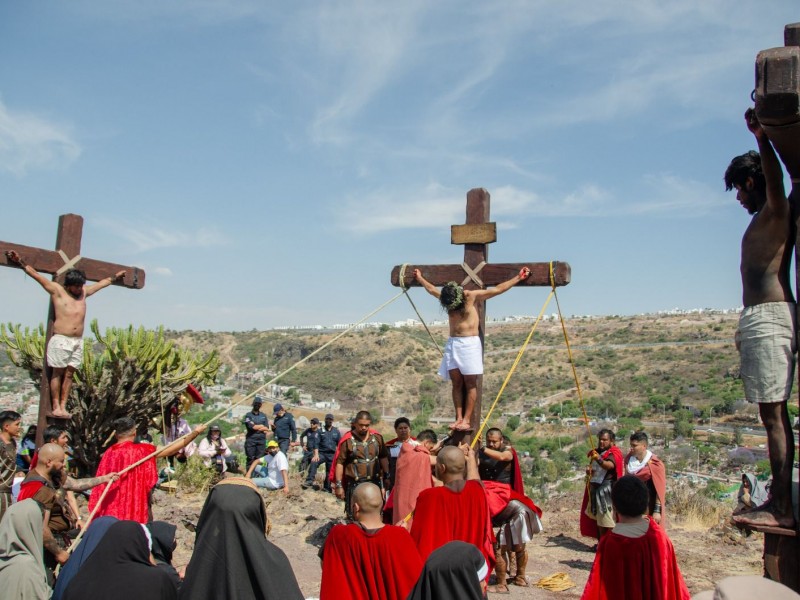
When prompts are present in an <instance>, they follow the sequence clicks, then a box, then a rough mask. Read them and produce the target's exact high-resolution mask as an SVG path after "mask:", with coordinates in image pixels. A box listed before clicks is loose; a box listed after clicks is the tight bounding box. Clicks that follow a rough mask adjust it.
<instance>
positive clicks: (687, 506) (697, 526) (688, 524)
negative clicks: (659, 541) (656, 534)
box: [667, 485, 733, 531]
mask: <svg viewBox="0 0 800 600" xmlns="http://www.w3.org/2000/svg"><path fill="white" fill-rule="evenodd" d="M667 510H668V516H669V519H670V520H671V521H672V522H674V523H675V524H678V525H680V526H681V527H683V528H684V529H686V530H689V531H706V530H708V529H710V528H712V527H714V526H716V525H718V524H719V522H720V520H723V519H726V518H727V517H729V516H730V514H731V511H732V510H733V507H732V506H731V505H730V504H729V503H727V502H722V501H719V500H714V499H712V498H709V497H708V496H705V495H703V493H702V492H701V490H700V489H698V488H696V487H694V486H690V485H681V486H676V487H674V488H672V489H671V490H670V491H669V494H668V497H667Z"/></svg>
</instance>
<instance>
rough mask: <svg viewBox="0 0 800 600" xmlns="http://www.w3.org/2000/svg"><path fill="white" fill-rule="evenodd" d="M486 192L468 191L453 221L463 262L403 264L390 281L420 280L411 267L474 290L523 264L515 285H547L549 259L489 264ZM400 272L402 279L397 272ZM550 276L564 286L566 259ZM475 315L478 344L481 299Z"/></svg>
mask: <svg viewBox="0 0 800 600" xmlns="http://www.w3.org/2000/svg"><path fill="white" fill-rule="evenodd" d="M490 199H491V198H490V195H489V192H488V191H486V190H485V189H483V188H475V189H472V190H470V191H469V192H468V193H467V218H466V224H464V225H453V227H452V230H451V238H450V242H451V243H452V244H459V245H463V246H464V262H463V263H462V264H460V265H405V270H404V271H403V267H401V266H396V267H394V268H393V269H392V273H391V282H392V285H394V286H402V287H411V286H418V285H419V284H418V283H417V282H416V280H415V279H414V269H419V270H420V271H421V272H422V276H423V277H424V278H425V279H427V280H428V281H430V282H431V283H432V284H433V285H436V286H441V285H444V284H445V283H447V282H448V281H455V282H457V283H459V284H461V285H462V286H463V287H464V288H465V289H469V290H475V289H481V288H485V287H488V286H493V285H497V284H498V283H502V282H503V281H508V280H509V279H511V278H512V277H513V276H514V275H516V274H517V273H519V271H520V269H521V268H522V267H528V268H529V269H530V270H531V274H530V276H529V277H528V278H527V279H525V280H524V281H521V282H519V283H518V284H516V286H515V287H534V286H549V285H551V282H550V263H543V262H535V263H505V264H490V263H489V262H488V261H489V246H488V244H490V243H492V242H494V241H496V239H497V234H496V227H495V224H494V223H491V222H490V221H489V205H490ZM401 272H402V273H403V280H402V281H401V280H400V274H401ZM553 279H554V281H555V284H556V285H557V286H564V285H567V284H568V283H569V282H570V279H571V269H570V266H569V264H567V263H565V262H554V263H553ZM476 308H477V309H478V316H479V318H480V322H479V326H478V335H479V336H480V338H481V344H483V339H484V335H485V329H486V311H485V306H484V303H483V302H477V303H476ZM482 388H483V376H482V375H481V376H479V377H478V397H477V399H476V401H475V410H474V412H473V413H472V422H471V423H470V424H471V425H472V429H473V431H477V430H478V427H479V426H480V420H481V397H482V391H483V390H482ZM470 437H471V436H469V435H466V436H463V438H462V437H461V436H454V440H455V441H460V440H461V439H465V441H470V439H469V438H470Z"/></svg>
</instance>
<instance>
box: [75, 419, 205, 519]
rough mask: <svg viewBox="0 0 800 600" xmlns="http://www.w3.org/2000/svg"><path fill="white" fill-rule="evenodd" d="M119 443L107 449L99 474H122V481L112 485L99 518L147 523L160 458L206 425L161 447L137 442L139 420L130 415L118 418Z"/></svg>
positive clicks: (95, 496)
mask: <svg viewBox="0 0 800 600" xmlns="http://www.w3.org/2000/svg"><path fill="white" fill-rule="evenodd" d="M113 427H114V430H115V437H116V443H115V444H114V445H113V446H111V447H110V448H109V449H108V450H106V452H105V454H103V458H101V459H100V465H99V466H98V467H97V476H98V477H99V476H102V475H106V474H108V473H121V475H120V479H119V481H115V482H113V483H112V484H111V489H110V490H109V491H108V493H107V494H106V495H105V498H103V502H102V504H101V505H100V508H99V509H98V510H97V512H96V513H95V517H104V516H110V517H116V518H118V519H121V520H126V521H137V522H139V523H147V522H148V521H150V520H151V519H150V518H149V516H150V515H149V513H150V493H151V491H152V490H153V487H154V486H155V485H156V483H157V482H158V472H157V470H156V458H164V457H167V456H172V455H173V454H176V453H178V452H180V451H181V450H182V449H183V448H185V447H186V446H187V445H188V444H189V443H191V442H192V441H193V440H194V439H195V438H196V437H197V436H199V435H200V434H201V433H203V431H205V426H204V425H199V426H197V427H196V428H195V429H194V431H193V432H192V433H191V434H189V435H188V436H187V437H184V438H180V439H178V440H176V441H174V442H172V443H171V444H170V445H169V446H166V447H165V448H163V449H161V450H158V449H157V448H156V447H155V446H154V445H153V444H147V443H136V442H135V441H134V440H135V438H136V422H135V421H134V420H133V419H131V418H130V417H121V418H119V419H117V420H115V421H114V423H113ZM150 455H152V456H151V457H150V458H149V459H148V460H146V461H145V462H143V463H142V464H140V465H139V466H137V467H136V468H134V469H131V470H130V471H127V472H125V473H122V471H123V470H124V469H125V468H127V467H129V466H131V465H132V464H134V463H136V462H138V461H140V460H142V459H143V458H145V457H147V456H150ZM104 491H105V488H97V489H96V490H95V491H94V492H93V493H92V496H91V498H90V499H89V512H92V511H93V510H94V508H95V506H97V504H98V503H99V502H100V497H101V496H102V495H103V492H104Z"/></svg>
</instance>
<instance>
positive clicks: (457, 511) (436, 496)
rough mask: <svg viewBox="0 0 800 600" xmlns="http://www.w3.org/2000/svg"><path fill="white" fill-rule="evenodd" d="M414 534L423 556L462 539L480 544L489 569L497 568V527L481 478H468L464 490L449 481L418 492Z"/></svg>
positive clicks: (413, 526) (413, 525) (426, 556)
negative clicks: (495, 564) (453, 487)
mask: <svg viewBox="0 0 800 600" xmlns="http://www.w3.org/2000/svg"><path fill="white" fill-rule="evenodd" d="M411 537H412V538H414V541H415V542H416V544H417V549H419V553H420V556H422V560H427V559H428V556H429V555H430V553H431V552H433V551H434V550H436V549H437V548H439V547H441V546H444V545H445V544H446V543H447V542H452V541H453V540H460V541H462V542H467V543H468V544H472V545H473V546H475V547H476V548H478V550H480V551H481V553H482V554H483V557H484V558H485V559H486V564H487V565H488V566H489V573H491V572H492V571H493V570H494V562H495V561H494V531H492V521H491V517H490V516H489V504H488V503H487V501H486V492H484V489H483V486H482V485H481V483H480V482H479V481H473V480H470V481H467V482H466V484H465V485H464V489H463V490H461V492H454V491H453V490H451V489H450V488H449V487H447V486H446V485H445V486H442V487H435V488H431V489H429V490H424V491H422V492H421V493H420V494H419V496H417V507H416V512H415V513H414V523H413V524H412V525H411ZM487 577H488V575H487Z"/></svg>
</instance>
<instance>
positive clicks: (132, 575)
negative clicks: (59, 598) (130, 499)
mask: <svg viewBox="0 0 800 600" xmlns="http://www.w3.org/2000/svg"><path fill="white" fill-rule="evenodd" d="M177 597H178V591H177V590H176V589H175V585H174V584H173V583H172V582H171V581H170V579H169V576H168V575H167V574H166V573H164V572H163V571H162V570H161V569H159V568H157V567H155V566H153V565H152V564H150V549H149V547H148V544H147V536H146V535H145V533H144V529H142V525H140V524H139V523H136V522H134V521H118V522H116V523H114V524H113V525H111V527H109V528H108V531H107V532H106V533H105V535H104V536H103V538H102V539H101V540H100V542H99V543H98V544H97V547H96V548H95V550H94V552H92V554H91V555H90V556H89V558H87V559H86V562H85V563H83V565H82V566H81V567H80V569H79V570H78V572H77V574H76V575H75V577H73V578H72V581H71V582H70V583H69V585H68V586H67V589H66V590H65V592H64V596H63V598H64V600H107V599H108V598H113V599H114V600H142V599H143V598H146V599H147V600H176V599H177Z"/></svg>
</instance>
